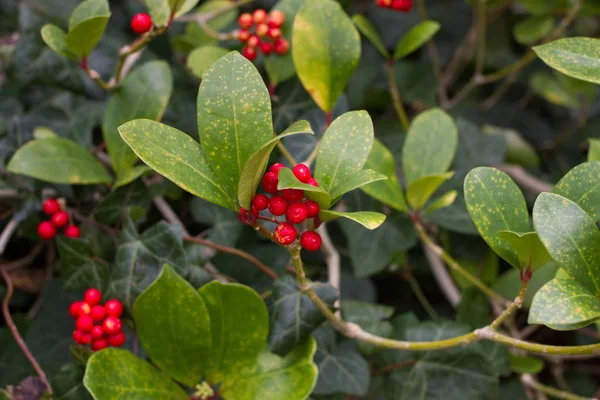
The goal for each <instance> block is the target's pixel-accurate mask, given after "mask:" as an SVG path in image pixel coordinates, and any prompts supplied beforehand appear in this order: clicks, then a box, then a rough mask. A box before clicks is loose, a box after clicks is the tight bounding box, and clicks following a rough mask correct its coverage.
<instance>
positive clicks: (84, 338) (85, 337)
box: [79, 333, 92, 344]
mask: <svg viewBox="0 0 600 400" xmlns="http://www.w3.org/2000/svg"><path fill="white" fill-rule="evenodd" d="M90 343H92V335H90V334H89V333H84V334H83V336H82V337H81V340H80V341H79V344H90Z"/></svg>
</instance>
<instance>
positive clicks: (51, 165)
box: [6, 137, 112, 185]
mask: <svg viewBox="0 0 600 400" xmlns="http://www.w3.org/2000/svg"><path fill="white" fill-rule="evenodd" d="M6 169H7V170H8V171H10V172H13V173H15V174H21V175H27V176H31V177H33V178H36V179H40V180H42V181H46V182H52V183H65V184H71V185H86V184H93V183H109V182H110V181H111V180H112V178H111V177H110V175H109V174H108V172H106V170H105V169H104V166H103V165H102V164H101V163H100V161H98V160H97V159H96V158H95V157H94V156H93V155H92V154H91V153H90V152H89V151H87V150H86V149H85V148H83V147H81V146H80V145H78V144H77V143H75V142H74V141H72V140H69V139H65V138H61V137H55V138H48V139H38V140H32V141H30V142H28V143H26V144H25V145H24V146H22V147H21V148H19V150H17V152H16V153H15V154H14V155H13V157H12V158H11V159H10V161H9V163H8V166H7V167H6Z"/></svg>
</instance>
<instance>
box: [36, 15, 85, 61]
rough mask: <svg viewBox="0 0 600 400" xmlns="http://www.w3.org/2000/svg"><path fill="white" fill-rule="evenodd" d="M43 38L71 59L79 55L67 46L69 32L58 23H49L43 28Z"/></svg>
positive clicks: (52, 47) (62, 54)
mask: <svg viewBox="0 0 600 400" xmlns="http://www.w3.org/2000/svg"><path fill="white" fill-rule="evenodd" d="M41 34H42V39H43V40H44V43H46V44H47V45H48V47H50V48H51V49H52V50H54V51H55V52H56V53H58V54H60V55H61V56H63V57H67V58H69V59H71V60H76V59H77V56H76V55H75V54H74V53H73V52H72V51H71V50H70V49H69V46H67V34H66V33H65V31H63V30H62V29H60V28H59V27H58V26H56V25H52V24H47V25H44V27H43V28H42V30H41Z"/></svg>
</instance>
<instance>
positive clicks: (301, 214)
mask: <svg viewBox="0 0 600 400" xmlns="http://www.w3.org/2000/svg"><path fill="white" fill-rule="evenodd" d="M307 216H308V210H307V208H306V206H305V205H304V204H302V203H292V204H290V205H289V206H288V209H287V211H286V212H285V218H286V219H287V220H288V222H291V223H292V224H301V223H302V222H304V221H306V218H307Z"/></svg>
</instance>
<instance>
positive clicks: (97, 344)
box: [92, 339, 108, 351]
mask: <svg viewBox="0 0 600 400" xmlns="http://www.w3.org/2000/svg"><path fill="white" fill-rule="evenodd" d="M107 347H108V340H106V339H98V340H94V341H93V342H92V350H93V351H100V350H103V349H105V348H107Z"/></svg>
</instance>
